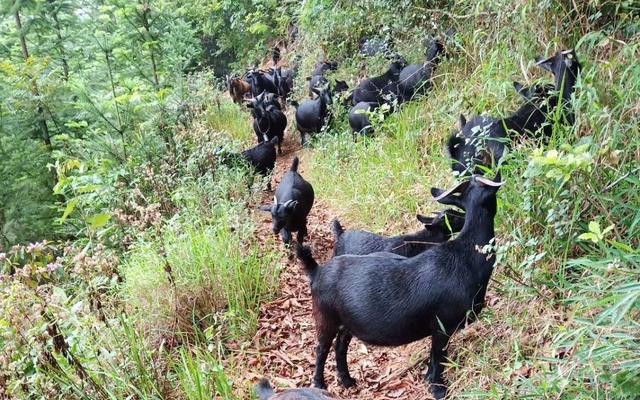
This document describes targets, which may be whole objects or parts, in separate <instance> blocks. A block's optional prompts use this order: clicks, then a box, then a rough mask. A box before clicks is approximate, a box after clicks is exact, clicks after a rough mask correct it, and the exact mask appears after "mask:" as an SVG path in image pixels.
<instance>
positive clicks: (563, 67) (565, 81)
mask: <svg viewBox="0 0 640 400" xmlns="http://www.w3.org/2000/svg"><path fill="white" fill-rule="evenodd" d="M536 65H538V66H540V67H542V68H544V69H546V70H547V71H549V72H551V73H552V74H553V76H554V78H555V88H556V91H558V95H559V97H560V99H561V101H562V109H561V112H562V116H563V120H562V121H563V122H565V123H566V124H567V125H573V122H574V115H573V111H572V109H571V95H572V94H573V91H574V89H575V86H576V82H577V81H578V75H579V74H580V70H581V69H582V65H581V64H580V62H579V61H578V56H577V55H576V53H575V51H574V50H573V49H571V50H565V51H561V52H558V53H556V54H554V55H553V56H551V57H549V58H546V59H540V58H538V62H537V63H536Z"/></svg>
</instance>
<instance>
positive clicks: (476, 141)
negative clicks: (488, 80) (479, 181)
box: [447, 50, 581, 174]
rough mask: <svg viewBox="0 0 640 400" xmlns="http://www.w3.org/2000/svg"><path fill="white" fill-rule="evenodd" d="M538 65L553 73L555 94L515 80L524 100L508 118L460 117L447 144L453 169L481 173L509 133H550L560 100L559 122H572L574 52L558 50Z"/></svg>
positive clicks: (577, 68)
mask: <svg viewBox="0 0 640 400" xmlns="http://www.w3.org/2000/svg"><path fill="white" fill-rule="evenodd" d="M538 65H540V66H542V67H544V68H545V69H549V70H551V71H552V72H553V73H554V76H555V81H556V82H555V91H556V93H550V92H549V91H548V88H549V87H548V86H546V85H542V86H534V87H532V88H523V87H522V85H520V84H518V83H514V86H515V88H516V90H517V91H518V92H519V93H520V94H522V95H523V96H524V97H525V100H526V101H525V104H523V105H522V106H521V107H520V108H519V109H518V110H517V111H516V112H515V113H513V114H512V115H510V116H509V117H507V118H503V119H496V118H492V117H486V116H481V117H474V118H472V119H471V120H470V121H469V122H468V123H467V122H466V119H465V118H464V117H463V116H460V131H459V132H458V133H456V134H453V135H452V136H451V137H450V138H449V141H448V145H447V147H448V150H449V155H450V156H451V158H452V160H453V161H452V169H453V170H454V171H456V172H458V173H461V174H468V173H472V172H473V173H481V172H482V169H483V167H487V166H490V165H491V164H493V163H497V162H498V161H499V160H500V159H502V157H503V155H504V151H505V146H506V145H507V144H508V142H509V133H510V132H516V133H518V134H521V135H522V134H525V133H527V132H531V133H533V134H534V136H535V133H536V132H537V131H539V130H540V129H541V128H542V129H543V134H544V137H545V138H548V137H549V136H551V132H552V126H551V120H552V118H550V117H552V115H551V114H552V113H553V112H554V111H555V110H558V105H559V102H560V101H562V104H563V106H562V108H560V109H559V111H560V113H561V117H562V119H561V121H562V122H566V123H569V124H572V123H573V112H572V111H571V109H570V106H571V105H570V103H569V102H570V100H571V94H572V93H573V90H574V88H575V84H576V80H577V76H578V73H579V71H580V68H581V67H580V63H579V62H578V59H577V57H576V55H575V53H574V52H573V50H568V51H564V52H560V53H557V54H556V55H554V56H553V57H551V58H548V59H546V60H542V61H539V62H538Z"/></svg>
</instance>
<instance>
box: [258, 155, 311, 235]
mask: <svg viewBox="0 0 640 400" xmlns="http://www.w3.org/2000/svg"><path fill="white" fill-rule="evenodd" d="M299 163H300V160H298V157H296V158H294V159H293V163H292V164H291V169H290V170H289V171H287V173H286V174H284V175H283V176H282V180H281V181H280V185H278V188H277V189H276V193H275V196H274V203H273V204H272V205H270V206H268V205H265V206H262V207H260V210H262V211H269V212H271V217H272V218H273V233H274V234H275V235H277V234H278V233H280V236H281V237H282V241H284V242H285V243H287V244H289V243H290V242H291V232H298V234H297V237H296V239H297V241H298V243H302V242H303V241H304V237H305V236H306V235H307V216H308V215H309V212H310V211H311V207H312V206H313V200H314V192H313V187H312V186H311V184H310V183H309V182H307V181H305V180H304V178H303V177H302V175H300V174H299V173H298V164H299Z"/></svg>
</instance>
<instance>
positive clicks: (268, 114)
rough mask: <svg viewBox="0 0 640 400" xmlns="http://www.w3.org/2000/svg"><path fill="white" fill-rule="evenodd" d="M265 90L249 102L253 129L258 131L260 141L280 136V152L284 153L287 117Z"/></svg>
mask: <svg viewBox="0 0 640 400" xmlns="http://www.w3.org/2000/svg"><path fill="white" fill-rule="evenodd" d="M269 99H270V97H269V96H267V95H266V94H265V92H262V93H260V94H259V95H258V96H257V97H256V98H255V99H252V100H250V101H249V102H248V103H247V107H249V108H250V109H251V115H252V116H253V131H254V132H255V133H256V137H257V138H258V143H262V142H263V141H265V140H271V139H273V138H274V137H277V138H278V153H279V154H282V148H281V145H282V141H283V140H284V130H285V128H286V127H287V117H286V116H285V115H284V113H283V112H282V110H280V108H279V106H278V105H275V104H274V103H273V101H272V100H269Z"/></svg>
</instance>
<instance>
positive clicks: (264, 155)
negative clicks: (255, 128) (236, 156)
mask: <svg viewBox="0 0 640 400" xmlns="http://www.w3.org/2000/svg"><path fill="white" fill-rule="evenodd" d="M279 142H280V140H279V139H278V137H277V136H275V137H273V138H272V139H271V140H269V141H264V142H262V143H259V144H258V145H257V146H255V147H252V148H250V149H247V150H245V151H243V152H242V153H241V154H242V157H243V158H244V159H245V160H246V161H247V163H249V165H251V166H252V167H253V169H254V170H255V171H256V172H257V173H258V174H260V175H261V176H262V177H267V176H268V175H269V174H270V173H271V172H272V171H273V168H275V166H276V145H277V144H278V143H279ZM267 190H271V179H269V183H267Z"/></svg>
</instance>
